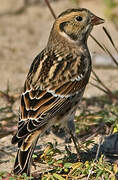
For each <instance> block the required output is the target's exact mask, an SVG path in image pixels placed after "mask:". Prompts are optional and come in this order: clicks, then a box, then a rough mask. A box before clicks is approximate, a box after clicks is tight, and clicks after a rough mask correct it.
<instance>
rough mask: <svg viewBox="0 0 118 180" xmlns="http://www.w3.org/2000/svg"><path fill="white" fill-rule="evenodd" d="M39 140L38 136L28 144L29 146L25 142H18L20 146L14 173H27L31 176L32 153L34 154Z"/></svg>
mask: <svg viewBox="0 0 118 180" xmlns="http://www.w3.org/2000/svg"><path fill="white" fill-rule="evenodd" d="M37 140H38V137H37V138H36V139H35V140H34V141H32V142H31V144H28V146H27V148H26V146H25V145H26V144H25V143H24V142H19V143H18V146H20V147H19V149H18V151H17V155H16V160H15V164H14V168H13V173H14V174H15V175H18V174H23V173H26V174H27V176H30V167H31V162H32V155H33V152H34V148H35V145H36V143H37ZM19 144H20V145H19ZM23 146H25V148H23Z"/></svg>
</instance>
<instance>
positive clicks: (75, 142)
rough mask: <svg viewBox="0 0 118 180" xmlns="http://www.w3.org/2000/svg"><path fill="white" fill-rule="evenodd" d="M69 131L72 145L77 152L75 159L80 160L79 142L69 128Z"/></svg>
mask: <svg viewBox="0 0 118 180" xmlns="http://www.w3.org/2000/svg"><path fill="white" fill-rule="evenodd" d="M69 133H70V135H71V139H72V141H73V143H74V146H75V149H76V152H77V159H78V160H80V159H81V158H80V150H79V144H78V142H77V138H76V136H75V135H74V134H73V132H72V131H71V130H70V129H69Z"/></svg>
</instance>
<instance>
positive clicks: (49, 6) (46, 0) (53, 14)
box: [45, 0, 56, 19]
mask: <svg viewBox="0 0 118 180" xmlns="http://www.w3.org/2000/svg"><path fill="white" fill-rule="evenodd" d="M45 3H46V4H47V6H48V8H49V10H50V12H51V14H52V16H53V17H54V19H56V14H55V12H54V10H53V9H52V7H51V5H50V3H49V1H48V0H45Z"/></svg>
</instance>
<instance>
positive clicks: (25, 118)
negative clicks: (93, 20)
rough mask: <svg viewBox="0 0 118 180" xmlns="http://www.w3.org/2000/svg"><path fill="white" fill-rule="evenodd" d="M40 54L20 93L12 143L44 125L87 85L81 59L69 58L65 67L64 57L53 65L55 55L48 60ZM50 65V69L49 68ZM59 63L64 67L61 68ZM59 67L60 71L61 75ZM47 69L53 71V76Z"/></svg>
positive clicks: (87, 72) (86, 73) (87, 74)
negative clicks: (16, 122) (18, 112)
mask: <svg viewBox="0 0 118 180" xmlns="http://www.w3.org/2000/svg"><path fill="white" fill-rule="evenodd" d="M43 53H44V54H43ZM43 53H41V55H39V56H37V57H36V59H35V60H34V62H33V64H32V65H31V68H30V71H29V74H28V77H27V80H26V82H25V86H24V93H23V94H22V96H21V107H20V113H21V116H20V119H19V127H18V132H17V134H16V135H15V137H14V139H13V140H12V142H13V143H17V142H19V141H21V140H22V138H24V137H26V136H27V135H28V134H30V133H31V132H33V131H36V130H37V129H40V128H41V127H42V126H44V125H46V124H47V123H48V121H49V120H50V118H53V117H54V116H55V115H57V114H58V113H60V112H62V111H63V109H64V108H65V107H67V105H69V104H71V99H72V98H73V96H75V95H76V94H77V93H79V92H81V91H82V90H83V89H84V88H85V86H86V84H87V83H88V79H89V76H90V72H91V69H89V70H87V71H85V70H83V69H82V70H81V68H83V67H85V68H86V66H85V64H83V63H84V61H83V62H81V56H79V57H77V58H75V57H73V56H72V55H70V57H71V58H70V59H69V65H67V60H68V59H66V57H65V59H64V58H60V61H58V62H55V59H56V55H54V54H53V53H51V55H50V58H48V57H49V55H48V56H47V55H45V52H43ZM61 61H65V62H66V63H62V62H61ZM71 61H72V62H71ZM77 62H78V64H77ZM55 63H57V66H55ZM59 63H61V65H59ZM40 64H41V66H40ZM53 64H54V68H51V66H52V65H53ZM62 64H63V66H64V65H65V67H63V68H62ZM46 66H47V67H46ZM47 68H48V70H47ZM60 68H62V72H63V73H62V74H61V73H60V71H61V69H60ZM50 69H53V71H52V72H53V73H54V74H53V75H52V74H51V72H50ZM46 70H47V74H46ZM41 72H42V73H41ZM38 74H39V75H38ZM43 75H44V77H43ZM50 76H51V78H52V79H51V78H50ZM34 80H35V81H34Z"/></svg>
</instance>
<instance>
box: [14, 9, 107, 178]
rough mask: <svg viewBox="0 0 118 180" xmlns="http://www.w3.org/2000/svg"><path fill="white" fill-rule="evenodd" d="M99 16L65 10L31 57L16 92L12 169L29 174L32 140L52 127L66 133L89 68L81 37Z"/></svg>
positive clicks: (87, 12) (84, 85) (70, 126)
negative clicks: (17, 106) (20, 89)
mask: <svg viewBox="0 0 118 180" xmlns="http://www.w3.org/2000/svg"><path fill="white" fill-rule="evenodd" d="M103 22H104V20H103V19H102V18H100V17H98V16H96V15H95V14H93V13H92V12H91V11H89V10H88V9H86V8H76V9H75V8H71V9H67V10H65V11H64V12H62V13H61V14H60V15H59V16H58V17H57V18H56V20H55V22H54V24H53V26H52V29H51V32H50V35H49V39H48V42H47V45H46V47H45V48H44V49H43V50H42V51H41V52H40V53H39V54H38V55H37V56H36V57H35V59H34V61H33V62H32V64H31V67H30V70H29V73H28V75H27V77H26V80H25V84H24V90H23V92H22V94H21V103H20V113H19V121H18V130H17V132H16V134H15V135H14V136H13V138H12V144H17V145H18V151H17V155H16V159H15V163H14V167H13V173H14V174H16V175H20V174H23V173H26V174H27V175H28V176H30V173H31V172H30V171H31V170H30V169H31V163H32V155H33V152H34V149H35V146H36V143H37V140H38V139H39V138H40V137H41V136H42V135H44V134H45V132H46V131H47V130H48V129H49V128H51V127H52V126H53V125H55V124H56V123H57V124H60V125H61V126H62V127H65V128H66V129H69V130H70V132H71V131H72V129H73V128H72V126H73V125H71V124H72V123H71V122H73V120H74V116H75V112H76V109H77V107H78V105H79V103H80V100H81V98H82V96H83V93H84V90H85V88H86V85H87V84H88V81H89V77H90V74H91V70H92V63H91V56H90V53H89V49H88V46H87V39H88V37H89V35H90V32H91V31H92V29H93V26H94V25H98V24H102V23H103Z"/></svg>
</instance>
